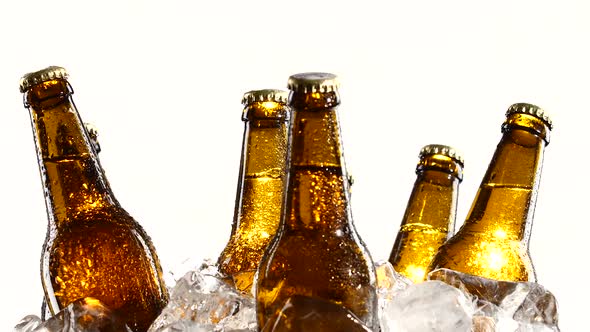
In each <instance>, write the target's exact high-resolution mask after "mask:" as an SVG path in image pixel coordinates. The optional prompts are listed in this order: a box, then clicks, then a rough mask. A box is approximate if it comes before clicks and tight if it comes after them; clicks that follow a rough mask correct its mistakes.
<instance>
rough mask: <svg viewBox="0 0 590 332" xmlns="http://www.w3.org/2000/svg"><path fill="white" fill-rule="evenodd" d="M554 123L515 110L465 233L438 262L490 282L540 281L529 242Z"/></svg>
mask: <svg viewBox="0 0 590 332" xmlns="http://www.w3.org/2000/svg"><path fill="white" fill-rule="evenodd" d="M551 128H552V124H551V120H550V119H549V117H548V116H547V115H545V112H544V111H543V110H542V109H540V108H539V107H537V106H535V105H531V104H514V105H512V106H510V108H509V109H508V111H507V112H506V121H505V122H504V124H503V125H502V132H503V135H502V139H501V141H500V143H499V144H498V147H497V149H496V152H495V154H494V156H493V158H492V161H491V162H490V165H489V167H488V170H487V173H486V174H485V176H484V178H483V181H482V183H481V185H480V187H479V190H478V192H477V195H476V197H475V200H474V201H473V205H472V206H471V211H470V212H469V214H468V217H467V219H466V221H465V223H464V224H463V226H462V227H461V229H460V230H459V231H458V232H457V234H455V235H454V236H453V237H452V238H451V239H449V241H447V243H445V244H444V245H443V246H442V247H441V248H440V250H439V251H438V253H437V254H436V256H435V258H434V259H433V261H432V264H431V266H430V270H433V269H436V268H449V269H453V270H456V271H460V272H464V273H469V274H472V275H477V276H481V277H485V278H490V279H496V280H506V281H536V276H535V270H534V269H533V264H532V262H531V259H530V257H529V237H530V234H531V227H532V223H533V214H534V209H535V201H536V198H537V192H538V189H539V180H540V178H541V166H542V162H543V152H544V149H545V146H546V145H547V144H549V134H550V131H551Z"/></svg>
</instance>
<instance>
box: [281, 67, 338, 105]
mask: <svg viewBox="0 0 590 332" xmlns="http://www.w3.org/2000/svg"><path fill="white" fill-rule="evenodd" d="M339 86H340V82H339V80H338V77H337V76H336V75H334V74H330V73H319V72H310V73H300V74H295V75H291V77H289V81H288V84H287V87H288V88H289V90H290V91H291V94H290V96H289V105H291V106H292V107H293V108H294V109H295V110H308V111H311V110H317V109H326V108H334V107H337V106H338V105H339V104H340V95H339V94H338V88H339Z"/></svg>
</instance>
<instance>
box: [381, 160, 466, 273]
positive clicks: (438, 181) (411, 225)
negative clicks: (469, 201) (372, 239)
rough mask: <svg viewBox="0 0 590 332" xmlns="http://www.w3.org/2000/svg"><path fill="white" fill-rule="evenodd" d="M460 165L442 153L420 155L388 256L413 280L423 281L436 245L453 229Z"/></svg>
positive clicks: (398, 270)
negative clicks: (415, 174) (406, 202)
mask: <svg viewBox="0 0 590 332" xmlns="http://www.w3.org/2000/svg"><path fill="white" fill-rule="evenodd" d="M462 168H463V166H462V165H460V164H459V162H458V161H457V160H455V159H453V158H450V157H448V156H445V155H441V154H430V155H426V156H422V157H421V160H420V163H419V164H418V168H417V170H416V173H417V174H418V176H417V179H416V182H415V183H414V188H413V190H412V194H411V196H410V199H409V201H408V206H407V208H406V212H405V214H404V218H403V220H402V224H401V226H400V230H399V232H398V234H397V237H396V239H395V244H394V246H393V249H392V251H391V255H390V257H389V262H390V263H391V264H392V266H393V268H394V269H395V270H396V271H397V272H399V273H401V274H403V275H404V276H406V277H408V278H409V279H410V280H412V281H413V282H414V283H418V282H421V281H424V279H425V278H426V273H427V272H428V267H429V265H430V262H431V261H432V259H433V258H434V255H436V253H437V251H438V248H439V247H440V246H441V245H442V244H443V243H444V242H445V241H446V240H447V239H448V238H449V237H450V234H452V233H453V231H454V225H455V214H456V210H457V198H458V187H459V183H460V181H461V178H462Z"/></svg>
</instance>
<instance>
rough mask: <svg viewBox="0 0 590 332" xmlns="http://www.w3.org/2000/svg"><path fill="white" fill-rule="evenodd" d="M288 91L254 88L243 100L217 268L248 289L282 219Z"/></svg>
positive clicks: (239, 287) (240, 286)
mask: <svg viewBox="0 0 590 332" xmlns="http://www.w3.org/2000/svg"><path fill="white" fill-rule="evenodd" d="M288 96H289V94H288V93H287V92H286V91H281V90H255V91H250V92H247V93H246V94H245V95H244V98H243V99H242V103H243V104H244V106H245V107H244V112H243V116H242V120H243V121H244V139H243V144H242V159H241V162H240V173H239V174H240V175H239V179H238V194H237V197H236V210H235V214H234V220H233V226H232V233H231V237H230V239H229V241H228V243H227V245H226V247H225V249H224V250H223V252H222V253H221V255H220V256H219V259H218V260H217V264H218V266H219V270H220V271H221V272H222V273H224V274H225V275H227V276H231V277H232V279H233V281H234V284H235V285H236V288H237V289H239V290H241V291H242V292H245V293H247V292H249V291H250V289H251V287H252V283H253V281H254V274H255V273H256V269H258V264H260V259H261V258H262V255H263V254H264V250H265V249H266V247H267V246H268V244H269V242H270V241H271V240H272V238H273V236H274V235H275V233H276V231H277V227H278V225H279V221H280V220H281V205H282V203H283V192H284V190H285V178H286V166H287V160H286V159H287V131H288V129H289V128H288V123H289V117H290V112H289V108H288V107H287V105H286V103H287V98H288Z"/></svg>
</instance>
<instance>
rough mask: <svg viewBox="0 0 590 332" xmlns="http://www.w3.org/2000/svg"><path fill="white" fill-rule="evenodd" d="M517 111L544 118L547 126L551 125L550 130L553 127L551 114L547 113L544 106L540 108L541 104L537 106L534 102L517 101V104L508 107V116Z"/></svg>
mask: <svg viewBox="0 0 590 332" xmlns="http://www.w3.org/2000/svg"><path fill="white" fill-rule="evenodd" d="M515 113H522V114H529V115H532V116H534V117H536V118H538V119H540V120H542V121H543V122H545V124H547V127H549V129H550V130H552V129H553V122H552V121H551V119H550V118H549V116H548V115H547V114H546V113H545V111H544V110H543V109H542V108H540V107H539V106H536V105H533V104H527V103H516V104H513V105H511V106H510V108H508V111H506V116H509V115H510V114H515Z"/></svg>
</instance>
